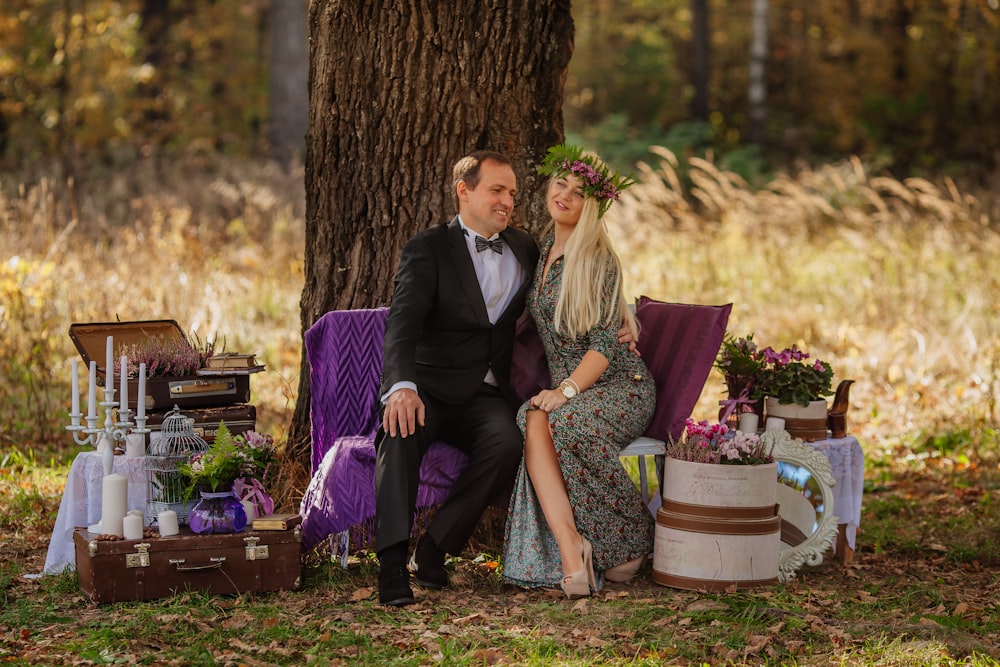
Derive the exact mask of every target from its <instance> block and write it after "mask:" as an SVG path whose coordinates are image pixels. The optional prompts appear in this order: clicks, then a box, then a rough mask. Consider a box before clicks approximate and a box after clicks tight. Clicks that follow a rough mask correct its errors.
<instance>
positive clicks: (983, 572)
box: [0, 0, 1000, 665]
mask: <svg viewBox="0 0 1000 667" xmlns="http://www.w3.org/2000/svg"><path fill="white" fill-rule="evenodd" d="M314 4H318V0H314ZM329 4H337V5H339V6H341V7H347V3H329ZM397 4H398V3H397ZM418 4H420V5H423V4H426V3H407V5H408V6H413V5H418ZM439 4H440V5H441V7H442V9H441V11H442V12H444V11H452V10H453V6H452V5H451V4H450V3H439ZM525 4H527V3H525ZM550 4H552V3H550ZM554 4H559V3H554ZM565 4H566V5H568V4H569V3H565ZM997 4H998V3H997V0H935V1H933V2H929V1H928V2H924V1H921V2H915V1H913V0H883V1H875V0H822V1H819V2H809V1H801V0H739V1H722V0H691V1H687V0H676V1H675V0H658V1H657V0H645V1H643V0H634V1H632V2H624V1H620V0H585V1H580V2H574V3H573V4H572V17H573V20H574V23H575V39H574V41H575V51H574V53H573V56H572V60H571V62H570V66H569V73H568V78H567V82H566V95H565V104H564V105H563V107H562V108H563V112H564V116H565V124H566V130H567V134H568V136H569V138H570V139H571V140H575V141H582V142H583V143H585V144H586V145H587V146H588V147H591V148H594V149H596V150H598V151H599V152H601V153H602V154H603V155H605V156H606V157H607V158H609V159H610V160H611V161H612V162H614V163H615V164H616V165H618V166H619V167H621V168H623V169H625V170H628V169H629V168H630V166H631V165H634V170H635V172H636V174H637V176H638V178H639V184H638V185H636V186H635V187H633V188H632V189H630V190H629V191H628V192H627V193H626V195H625V196H624V197H623V199H622V202H621V203H620V204H619V205H616V206H615V207H613V208H612V211H611V213H609V215H608V217H607V221H608V225H609V228H610V230H611V232H612V234H613V235H614V237H615V239H614V240H615V245H616V248H617V249H618V250H619V252H620V254H621V255H622V259H623V262H624V265H625V267H626V290H627V293H629V294H634V295H636V296H638V295H640V294H647V295H650V296H652V297H655V298H661V299H664V300H669V301H680V302H687V303H727V302H733V303H734V304H735V305H734V308H733V314H732V317H731V319H730V331H731V332H733V333H734V334H736V335H743V334H746V333H750V332H753V333H754V334H755V338H756V339H757V340H758V341H760V342H761V343H763V344H769V345H773V346H775V347H778V348H780V347H783V346H785V345H790V344H799V345H800V346H802V347H805V348H806V349H807V350H809V351H810V352H811V353H812V354H813V356H814V357H818V358H821V359H824V360H827V361H829V362H830V363H831V364H832V365H833V368H834V371H835V379H837V380H840V379H845V378H850V379H855V380H856V383H855V385H854V386H853V387H852V391H851V410H850V412H849V415H848V420H849V426H850V429H851V431H852V433H853V434H855V435H857V436H858V438H859V440H861V442H862V445H863V447H864V449H865V455H866V475H865V477H866V480H865V495H864V506H863V516H862V522H861V532H860V534H859V538H858V551H857V553H856V557H855V560H854V563H853V564H852V565H850V566H848V567H837V566H834V565H832V564H830V563H824V564H823V565H822V566H821V567H818V568H809V569H808V570H807V571H804V572H803V573H801V574H802V576H801V577H800V579H799V580H797V581H796V582H795V583H794V584H793V585H791V586H782V587H776V588H773V589H766V590H761V591H757V592H753V593H741V594H733V593H728V592H727V593H725V594H720V595H717V596H709V595H703V594H699V593H678V592H677V591H673V590H670V589H667V588H665V587H661V586H656V585H653V584H651V583H650V582H649V578H648V577H646V576H644V577H642V578H640V581H638V582H633V584H631V585H629V586H626V587H621V588H617V589H612V590H610V591H608V592H606V593H605V594H604V595H603V596H602V597H599V598H598V599H597V600H596V603H595V604H594V605H593V606H592V607H587V606H586V605H585V606H583V607H581V606H580V605H576V606H574V607H573V608H572V609H569V608H567V607H565V606H563V605H561V604H559V602H558V601H555V600H554V599H553V598H549V597H548V596H546V595H544V594H542V593H539V594H537V595H534V594H530V595H529V594H525V593H523V592H512V590H511V587H505V586H503V585H502V584H501V583H500V582H499V581H498V579H497V577H496V570H495V568H496V565H497V563H496V561H495V560H493V559H492V558H480V557H479V556H482V552H479V553H473V554H468V556H469V558H468V559H466V561H464V562H463V563H461V564H459V565H457V566H456V570H457V572H456V575H457V576H456V582H457V584H458V585H457V586H456V588H455V591H454V592H453V593H451V594H448V595H442V596H439V597H436V598H428V600H429V602H426V603H425V601H424V600H422V601H421V603H422V604H420V605H418V606H417V608H416V614H415V616H414V615H411V614H409V613H407V614H401V615H396V616H393V615H390V614H388V613H386V611H385V610H384V609H382V608H381V607H380V606H378V605H377V604H376V603H375V601H374V600H373V599H372V598H373V591H374V586H375V583H374V582H375V576H376V575H375V568H374V567H373V566H372V563H371V562H370V561H365V560H362V561H361V566H360V568H352V569H351V570H349V571H341V570H340V569H339V568H335V567H326V568H322V567H310V568H307V569H306V571H305V574H306V576H307V584H306V586H305V590H303V591H300V592H298V593H295V594H281V595H280V596H275V597H276V599H277V600H278V603H277V604H275V603H274V601H275V598H271V597H269V596H263V597H262V599H261V600H244V599H242V598H240V599H237V600H236V601H232V600H218V599H215V598H212V597H207V596H193V595H191V594H186V595H182V596H180V597H179V598H178V599H176V600H165V601H162V604H158V603H151V604H146V605H122V606H120V607H119V608H116V609H115V610H113V611H112V612H110V616H109V613H108V611H107V610H105V609H95V608H93V606H92V605H89V604H88V602H87V601H86V600H84V599H83V598H82V597H81V596H80V594H79V590H78V587H77V582H76V580H75V577H73V576H72V575H69V576H62V577H43V578H42V579H41V580H37V581H28V580H26V579H24V578H23V577H21V576H19V575H21V574H23V573H32V572H38V571H40V569H41V567H42V563H43V562H44V555H45V549H46V545H47V543H48V537H49V535H50V534H51V530H52V524H53V520H54V517H55V512H56V508H57V507H58V504H59V500H60V497H61V495H62V484H63V482H64V480H65V477H66V472H67V468H68V464H69V462H70V461H71V460H72V459H73V458H74V457H75V456H76V454H77V453H78V452H80V451H81V448H80V447H77V446H75V445H73V444H72V439H71V438H70V437H69V436H68V434H67V433H66V432H65V430H64V426H65V424H66V423H67V422H68V418H67V415H66V413H67V411H68V407H69V394H70V390H69V383H70V362H71V360H72V359H73V358H75V357H77V356H78V353H77V351H76V350H75V348H74V347H73V345H72V343H71V341H70V339H69V336H68V335H67V334H68V328H69V325H70V323H72V322H92V321H111V320H115V319H121V320H139V319H160V318H170V319H175V320H177V321H178V323H179V324H180V325H181V327H182V328H183V329H185V330H186V331H187V332H188V333H189V334H190V336H191V338H192V340H195V341H199V342H201V343H204V342H205V341H209V340H212V341H214V343H215V347H216V350H221V349H226V350H229V351H245V352H254V353H256V354H257V357H258V359H259V360H261V361H262V362H264V363H265V364H266V365H267V368H268V370H267V372H265V373H261V374H258V375H256V376H254V377H253V380H252V387H253V402H254V403H255V404H256V406H257V411H258V430H261V431H266V432H270V433H273V434H275V435H276V436H277V438H278V439H279V441H283V440H285V438H286V436H287V435H288V428H289V423H290V422H292V421H294V419H293V412H295V409H296V403H297V401H298V402H304V401H299V391H298V389H299V387H300V379H301V378H300V368H301V366H300V362H301V357H302V331H301V323H302V317H301V314H302V310H303V309H302V308H301V307H300V299H301V297H302V294H303V283H304V252H305V248H306V246H307V238H306V226H307V224H306V211H305V208H306V201H307V197H306V192H305V186H304V183H305V176H306V174H307V173H308V168H309V165H308V164H307V163H306V161H305V160H303V159H302V157H301V151H302V147H303V143H304V141H303V137H304V135H305V133H306V128H305V124H306V119H307V114H306V111H307V108H308V106H309V102H308V100H307V96H308V89H309V87H308V80H307V73H308V68H309V64H310V63H308V62H307V57H308V56H307V52H306V45H307V42H306V38H305V32H306V31H305V21H306V17H305V9H306V7H305V5H306V3H305V1H304V0H287V1H279V0H272V1H270V2H268V1H266V0H250V1H239V2H238V1H236V0H214V1H212V2H195V1H193V0H127V1H126V0H119V1H114V2H112V1H110V0H58V1H56V0H4V1H3V2H2V3H0V497H2V498H3V502H2V503H0V563H2V565H0V657H2V658H4V659H7V660H10V659H14V658H18V659H21V660H22V661H23V662H24V663H29V662H34V663H37V664H61V663H63V662H65V663H73V662H74V661H79V660H92V661H93V662H112V661H115V660H119V661H123V662H124V661H139V660H140V659H141V660H144V661H146V662H153V661H156V660H171V659H172V660H174V661H175V662H183V663H185V664H216V663H219V662H225V661H227V660H235V658H233V654H234V652H235V653H236V654H237V655H239V656H240V660H239V661H240V662H242V663H244V664H257V663H256V662H254V659H255V658H254V656H256V659H257V660H258V661H259V662H262V663H268V664H274V663H276V662H288V661H298V662H304V661H305V660H306V658H307V657H312V656H315V657H318V658H321V659H326V660H328V661H331V662H335V661H337V660H340V661H342V662H345V663H353V662H359V661H362V659H367V661H368V662H370V663H372V664H387V663H389V662H392V661H408V662H409V663H410V664H426V663H427V661H428V659H433V660H435V661H439V660H440V659H441V658H440V657H439V656H441V655H443V656H444V657H446V658H447V659H448V660H451V661H453V662H455V663H456V664H460V663H461V662H462V661H463V660H464V661H466V662H468V663H470V664H484V663H490V664H494V663H496V662H500V661H502V660H503V659H505V658H504V657H503V656H513V657H512V658H511V660H513V661H517V662H519V663H523V664H551V663H552V662H553V660H554V659H556V658H557V657H560V656H567V655H568V656H571V659H570V660H569V661H568V662H567V664H604V663H606V664H664V663H665V662H668V661H670V660H673V661H675V662H676V663H677V664H693V663H694V662H695V661H697V662H699V663H700V662H707V661H709V660H711V661H715V662H724V663H726V664H733V663H735V662H738V661H740V660H746V661H748V662H749V663H757V664H759V663H761V662H763V661H767V662H769V664H829V663H830V662H836V663H844V664H848V663H849V664H928V665H931V664H933V665H938V664H957V663H961V664H991V665H994V664H997V663H996V660H997V659H998V658H1000V652H998V651H997V648H996V647H997V646H1000V604H998V603H997V600H998V597H997V586H998V585H1000V583H998V581H997V579H996V576H995V572H996V568H997V566H998V565H1000V547H998V544H1000V541H998V540H997V536H998V535H1000V533H998V524H1000V517H998V516H997V512H996V502H995V498H996V494H997V489H998V488H1000V475H998V472H1000V469H998V467H997V455H998V452H1000V447H998V439H997V431H996V424H997V422H998V418H1000V414H998V407H997V397H998V395H1000V336H998V335H997V333H996V321H997V314H998V313H997V310H998V306H997V305H996V294H997V293H998V292H1000V276H998V275H997V274H996V271H995V262H996V257H997V256H1000V234H998V229H997V225H998V222H1000V196H998V195H1000V171H998V162H1000V160H998V158H1000V154H998V150H997V147H998V146H1000V141H998V139H1000V137H998V136H997V135H998V134H1000V124H998V123H997V122H996V121H995V119H996V118H998V117H1000V114H998V113H997V112H998V111H1000V109H998V105H1000V30H998V29H997V28H998V27H1000V8H998V6H997ZM356 5H357V6H356V7H350V8H348V10H345V11H350V12H352V15H353V14H357V13H358V12H361V11H364V10H365V8H369V11H371V12H372V16H373V17H375V16H378V17H381V18H385V17H386V16H387V14H386V11H387V10H391V8H392V7H394V6H395V5H393V3H382V2H378V1H373V2H367V3H356ZM494 6H497V5H491V8H492V7H494ZM480 11H484V10H482V9H481V8H480ZM380 12H381V13H380ZM390 14H391V12H390ZM432 14H433V12H428V13H427V14H426V15H425V16H423V17H421V18H423V19H428V18H429V19H433V18H434V17H433V16H432ZM442 16H443V14H442ZM484 25H485V24H484ZM489 36H490V35H489V33H484V35H483V48H490V46H491V44H490V41H489ZM401 48H405V45H401ZM423 92H426V93H427V94H428V95H433V93H434V90H429V91H423ZM521 103H524V102H521ZM372 159H375V158H373V156H371V155H368V154H365V155H361V156H359V157H358V158H357V160H358V163H345V164H343V165H337V167H338V168H340V169H343V170H344V171H348V172H351V173H353V172H354V171H355V170H359V169H366V168H369V167H370V166H371V165H369V164H363V163H365V162H367V161H371V160H372ZM376 167H377V165H376ZM394 170H395V171H394ZM368 171H372V170H371V169H368ZM397 171H398V172H401V173H405V169H397V168H396V165H387V166H386V173H396V172H397ZM519 175H520V176H521V177H522V180H526V179H525V175H524V174H519ZM374 196H377V193H376V194H375V195H373V197H374ZM526 199H527V198H522V199H521V200H520V201H519V206H518V209H520V210H524V209H526V208H527V207H528V206H530V202H528V201H526ZM438 213H440V216H441V217H445V216H446V215H447V214H448V213H449V211H440V212H437V211H435V215H438ZM363 227H364V221H360V220H359V221H358V230H359V232H358V233H359V235H360V234H361V233H363V229H362V228H363ZM383 254H389V253H386V252H384V253H383ZM387 261H388V260H387ZM723 397H724V386H723V384H722V382H721V378H719V377H718V375H713V376H712V377H711V378H710V379H709V382H708V383H707V384H706V387H705V390H704V392H703V395H702V398H701V401H700V402H699V405H698V407H697V408H696V410H695V415H696V416H697V417H699V418H705V419H710V418H712V417H713V416H714V415H715V414H716V413H717V410H718V400H719V399H721V398H723ZM300 407H301V406H300ZM286 453H287V452H286ZM281 463H282V465H281V470H282V479H281V480H279V484H277V485H276V486H274V487H273V489H272V490H273V491H275V495H276V496H277V500H278V501H279V505H281V506H282V507H283V508H286V509H295V507H296V506H297V502H298V499H299V498H300V497H301V494H302V491H303V488H304V485H305V482H306V480H307V479H308V469H307V468H306V467H305V466H303V465H302V462H301V460H300V457H296V456H291V457H288V456H286V458H285V459H284V460H283V461H282V462H281ZM477 546H478V545H477ZM495 547H496V545H495V544H493V548H494V549H495ZM492 553H496V552H495V551H493V552H492ZM311 564H312V565H316V560H315V559H314V560H312V561H311ZM636 600H641V602H642V604H635V601H636ZM442 603H443V604H442ZM175 610H176V612H177V614H179V615H175V614H174V611H175ZM179 618H183V621H184V622H180V623H174V622H173V621H175V620H177V619H179ZM414 618H419V619H420V620H419V624H418V625H414V624H413V623H414V621H413V619H414ZM67 619H68V620H67ZM109 619H110V622H109ZM220 619H222V620H221V621H220ZM154 628H155V630H154ZM425 630H426V631H425ZM210 632H211V634H209V633H210ZM157 638H159V639H162V642H160V643H157V641H155V640H157ZM496 647H502V650H501V649H498V648H496ZM977 655H978V656H980V659H979V661H978V662H977V658H976V657H975V656H977ZM983 655H987V656H989V657H987V658H982V657H981V656H983ZM952 659H954V662H952ZM572 660H575V661H576V662H573V661H572Z"/></svg>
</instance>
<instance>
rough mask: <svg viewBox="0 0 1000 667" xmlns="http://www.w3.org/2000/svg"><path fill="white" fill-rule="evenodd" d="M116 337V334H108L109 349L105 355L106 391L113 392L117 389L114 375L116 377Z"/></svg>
mask: <svg viewBox="0 0 1000 667" xmlns="http://www.w3.org/2000/svg"><path fill="white" fill-rule="evenodd" d="M114 348H115V339H114V336H108V349H107V355H105V361H104V391H106V392H108V394H111V392H112V391H114V389H115V384H114V377H115V367H114V366H112V363H113V361H114V352H113V350H114Z"/></svg>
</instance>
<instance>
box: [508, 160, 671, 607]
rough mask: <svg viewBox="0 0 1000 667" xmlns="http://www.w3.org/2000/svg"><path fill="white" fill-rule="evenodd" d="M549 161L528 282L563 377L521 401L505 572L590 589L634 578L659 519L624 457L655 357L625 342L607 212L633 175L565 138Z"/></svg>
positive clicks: (524, 581)
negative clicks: (520, 452) (543, 219)
mask: <svg viewBox="0 0 1000 667" xmlns="http://www.w3.org/2000/svg"><path fill="white" fill-rule="evenodd" d="M539 172H541V173H543V174H547V175H549V176H551V178H550V181H549V186H548V190H547V194H546V202H547V207H548V212H549V215H550V216H551V218H552V222H551V225H550V227H549V228H548V230H547V231H546V234H545V235H544V238H543V241H542V247H541V256H540V257H539V260H538V267H537V268H536V270H535V276H534V281H533V283H532V285H531V289H530V291H529V293H528V300H527V305H528V309H529V311H530V313H531V315H532V317H533V318H534V320H535V323H536V325H537V327H538V331H539V335H540V337H541V339H542V345H543V347H544V348H545V356H546V359H547V360H548V365H549V371H550V373H551V376H552V382H553V383H554V388H553V389H546V390H542V391H540V392H539V393H538V394H537V395H535V396H532V397H531V398H530V399H529V400H528V401H526V402H525V404H524V405H522V406H521V409H520V410H519V412H518V417H517V419H518V425H519V426H520V428H521V431H522V432H523V433H524V438H525V441H524V460H523V462H522V464H521V468H520V471H519V472H518V477H517V482H516V484H515V487H514V494H513V496H512V498H511V505H510V509H511V512H510V517H509V519H508V522H507V534H506V539H505V546H504V570H503V574H504V577H505V578H506V579H507V580H509V581H511V582H513V583H515V584H519V585H524V586H554V585H559V586H561V587H562V589H563V591H564V592H565V594H566V595H567V597H570V598H575V597H582V596H586V595H590V594H591V592H592V591H593V590H596V589H597V587H598V584H599V581H600V580H601V577H600V575H599V574H598V573H601V572H602V573H603V576H604V578H607V579H608V580H611V581H626V580H627V579H628V578H630V577H631V576H632V575H633V574H634V573H635V572H636V570H638V568H639V566H640V565H641V564H642V562H643V560H644V559H645V558H646V556H647V555H648V554H649V553H650V552H651V551H652V548H653V519H652V516H651V515H650V513H649V511H648V510H647V509H646V507H645V506H644V503H643V501H642V499H641V497H640V494H639V492H638V490H637V489H636V488H635V485H634V484H633V482H632V480H631V478H630V477H629V476H628V474H627V473H626V472H625V470H624V468H622V466H621V464H620V463H619V460H618V452H619V450H620V449H621V448H622V447H624V446H625V445H626V444H628V443H629V442H630V441H632V440H633V439H634V438H636V437H637V436H639V435H641V434H642V433H643V431H644V430H645V428H646V426H647V424H648V422H649V420H650V419H651V418H652V416H653V412H654V402H655V394H656V388H655V385H654V383H653V379H652V377H651V376H650V374H649V371H648V370H647V369H646V366H645V364H643V362H642V360H641V359H640V358H639V357H638V356H636V355H635V354H633V353H631V352H629V351H628V348H627V347H625V346H623V345H620V344H619V343H618V328H619V325H620V324H621V322H623V321H624V322H625V323H626V326H627V327H628V328H629V329H630V330H631V333H632V335H633V337H635V338H637V337H638V331H637V326H636V322H635V318H634V316H633V315H632V313H631V311H630V310H629V308H628V306H627V303H626V301H625V298H624V295H623V294H622V286H621V281H622V270H621V263H620V261H619V259H618V256H617V254H616V253H615V251H614V249H613V248H612V247H611V243H610V240H609V238H608V234H607V231H606V229H605V227H604V222H603V221H602V220H601V217H602V216H603V215H604V213H605V212H607V210H608V208H609V207H610V206H611V204H612V202H614V201H615V200H616V199H617V198H618V195H619V193H620V192H621V190H623V189H624V188H626V187H628V186H629V185H631V184H632V181H631V179H628V178H622V177H620V176H618V175H617V174H613V173H612V172H611V171H610V170H609V169H608V167H607V166H606V165H605V164H604V163H603V162H602V161H601V160H600V159H599V158H598V157H597V156H596V155H594V154H591V153H584V152H583V151H582V150H581V149H580V148H578V147H573V146H566V145H560V146H556V147H554V148H552V149H550V150H549V152H548V154H547V156H546V158H545V161H544V162H543V164H542V166H541V167H540V168H539Z"/></svg>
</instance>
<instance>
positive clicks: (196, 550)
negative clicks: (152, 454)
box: [73, 526, 302, 603]
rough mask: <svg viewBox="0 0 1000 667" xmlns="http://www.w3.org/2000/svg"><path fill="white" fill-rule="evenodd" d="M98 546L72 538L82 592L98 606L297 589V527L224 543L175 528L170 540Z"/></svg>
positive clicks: (79, 535) (85, 534)
mask: <svg viewBox="0 0 1000 667" xmlns="http://www.w3.org/2000/svg"><path fill="white" fill-rule="evenodd" d="M96 538H97V535H95V534H93V533H91V532H89V531H88V530H87V529H86V528H77V529H75V530H74V532H73V542H74V544H75V547H76V570H77V576H78V578H79V582H80V589H81V590H83V592H84V593H86V594H87V595H88V596H90V599H91V600H92V601H94V602H98V603H105V602H123V601H127V600H153V599H156V598H162V597H169V596H171V595H174V594H175V593H178V592H183V591H186V590H191V591H205V592H208V593H214V594H219V595H227V594H228V595H236V594H242V593H257V592H261V591H280V590H289V591H296V590H299V588H300V587H301V584H302V579H301V571H302V570H301V563H300V555H301V544H300V542H301V538H300V531H299V527H298V526H295V527H294V528H292V529H290V530H257V531H251V530H244V531H243V532H241V533H227V534H222V535H195V534H194V533H192V532H191V530H190V529H189V528H188V527H187V526H181V528H180V534H179V535H175V536H172V537H154V538H144V539H141V540H98V539H96Z"/></svg>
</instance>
